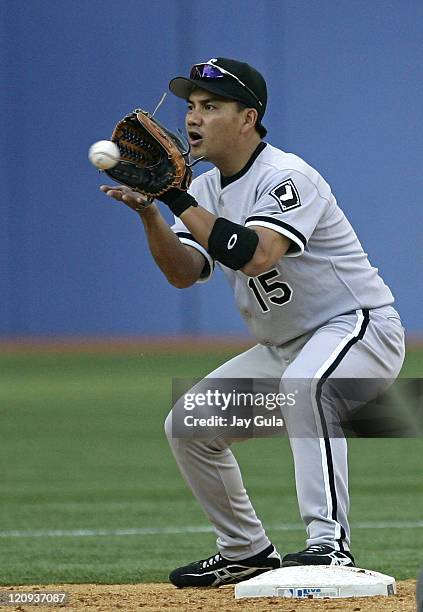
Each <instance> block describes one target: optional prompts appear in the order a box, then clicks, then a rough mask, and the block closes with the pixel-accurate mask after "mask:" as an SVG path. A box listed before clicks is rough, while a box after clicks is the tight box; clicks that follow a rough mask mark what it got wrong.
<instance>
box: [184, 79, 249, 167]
mask: <svg viewBox="0 0 423 612" xmlns="http://www.w3.org/2000/svg"><path fill="white" fill-rule="evenodd" d="M242 124H243V118H242V114H241V113H240V111H239V107H238V105H237V103H236V102H232V101H229V100H225V99H223V98H219V96H216V95H215V94H212V93H210V92H208V91H204V90H200V89H198V90H195V91H194V92H192V94H191V95H190V98H189V100H188V111H187V115H186V130H187V133H188V138H189V143H190V145H191V153H192V156H193V157H194V158H198V157H203V156H204V157H205V158H206V159H208V160H209V161H211V162H213V163H214V164H216V165H217V166H219V162H221V160H222V159H225V158H226V157H227V156H228V155H230V156H233V155H234V153H235V154H236V150H237V144H238V138H239V134H240V129H241V126H242Z"/></svg>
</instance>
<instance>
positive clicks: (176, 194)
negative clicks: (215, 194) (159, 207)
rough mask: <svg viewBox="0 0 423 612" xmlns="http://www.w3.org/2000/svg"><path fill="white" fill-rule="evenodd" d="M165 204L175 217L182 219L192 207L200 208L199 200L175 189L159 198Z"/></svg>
mask: <svg viewBox="0 0 423 612" xmlns="http://www.w3.org/2000/svg"><path fill="white" fill-rule="evenodd" d="M157 199H158V200H160V202H164V203H165V204H166V205H167V206H168V207H169V208H170V210H171V211H172V212H173V214H174V215H176V216H177V217H180V216H181V215H182V213H183V212H185V211H186V210H187V208H189V207H190V206H198V203H197V200H196V199H195V198H193V197H192V195H190V194H189V193H188V192H186V191H181V190H180V189H176V188H175V187H173V188H172V189H169V190H168V191H166V192H165V193H163V194H162V195H161V196H159V197H158V198H157Z"/></svg>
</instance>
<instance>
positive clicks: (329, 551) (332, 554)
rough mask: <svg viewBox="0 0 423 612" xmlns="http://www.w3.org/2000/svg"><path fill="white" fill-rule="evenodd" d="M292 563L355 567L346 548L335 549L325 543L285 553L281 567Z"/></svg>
mask: <svg viewBox="0 0 423 612" xmlns="http://www.w3.org/2000/svg"><path fill="white" fill-rule="evenodd" d="M292 565H333V566H335V565H343V566H344V567H355V562H354V557H353V556H352V554H351V553H350V552H348V551H347V550H345V551H340V550H335V549H334V548H332V546H329V545H327V544H313V545H312V546H309V547H308V548H306V549H305V550H300V552H297V553H291V554H290V555H285V556H284V558H283V559H282V567H291V566H292Z"/></svg>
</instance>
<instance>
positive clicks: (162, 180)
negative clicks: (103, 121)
mask: <svg viewBox="0 0 423 612" xmlns="http://www.w3.org/2000/svg"><path fill="white" fill-rule="evenodd" d="M111 140H112V141H113V142H115V143H116V144H117V146H118V147H119V151H120V159H121V161H119V162H118V163H117V164H116V166H114V167H113V168H110V169H109V170H105V172H106V174H108V175H109V176H110V177H111V178H112V179H114V180H115V181H118V182H119V183H123V184H124V185H127V186H128V187H131V189H133V190H134V191H138V192H139V193H142V194H143V195H145V196H146V197H147V198H149V199H150V200H153V199H154V198H157V197H159V196H161V195H162V194H164V193H166V192H167V191H169V190H170V189H172V188H176V189H179V190H181V191H182V192H184V191H186V190H187V189H188V187H189V186H190V183H191V180H192V171H191V168H190V167H189V166H188V154H189V145H188V144H187V143H184V142H183V140H182V138H180V137H179V136H177V135H176V134H173V133H172V132H170V131H169V130H167V129H166V128H165V127H163V126H162V125H161V124H160V123H159V122H158V121H157V120H156V119H154V118H153V117H152V115H151V114H150V113H148V112H147V111H145V110H142V109H136V110H135V111H134V112H133V113H130V114H129V115H126V117H124V118H123V119H122V120H121V121H119V123H118V124H117V125H116V127H115V129H114V131H113V134H112V138H111Z"/></svg>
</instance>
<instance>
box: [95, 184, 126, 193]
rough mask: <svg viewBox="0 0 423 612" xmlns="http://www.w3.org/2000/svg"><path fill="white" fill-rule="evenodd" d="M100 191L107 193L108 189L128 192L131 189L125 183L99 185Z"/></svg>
mask: <svg viewBox="0 0 423 612" xmlns="http://www.w3.org/2000/svg"><path fill="white" fill-rule="evenodd" d="M100 191H103V192H104V193H108V192H109V191H119V192H120V191H122V192H125V191H127V192H129V191H131V189H130V188H129V187H126V186H125V185H113V186H111V185H100Z"/></svg>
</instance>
